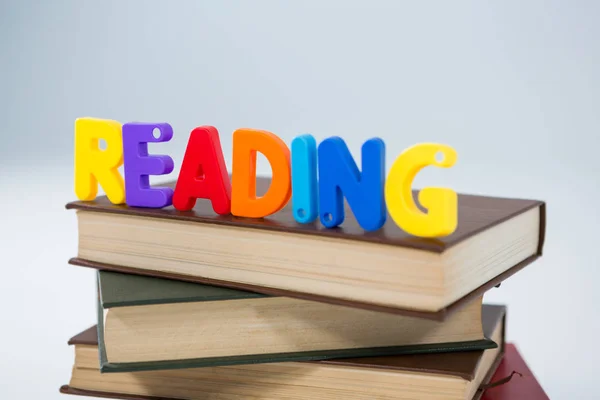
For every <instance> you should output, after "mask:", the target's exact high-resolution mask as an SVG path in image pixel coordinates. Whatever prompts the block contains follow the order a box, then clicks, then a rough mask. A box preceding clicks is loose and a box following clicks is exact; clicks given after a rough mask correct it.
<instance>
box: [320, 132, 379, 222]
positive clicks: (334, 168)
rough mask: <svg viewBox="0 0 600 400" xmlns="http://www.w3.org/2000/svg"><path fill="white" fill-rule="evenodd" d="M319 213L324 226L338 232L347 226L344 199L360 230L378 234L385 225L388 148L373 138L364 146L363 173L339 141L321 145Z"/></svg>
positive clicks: (329, 141) (332, 139)
mask: <svg viewBox="0 0 600 400" xmlns="http://www.w3.org/2000/svg"><path fill="white" fill-rule="evenodd" d="M318 156H319V210H320V219H321V223H322V224H323V225H324V226H325V227H327V228H335V227H336V226H338V225H341V224H342V223H343V222H344V218H345V216H344V196H345V197H346V200H347V201H348V204H349V205H350V208H351V209H352V212H353V213H354V215H355V216H356V220H357V221H358V223H359V224H360V226H361V227H362V228H363V229H364V230H366V231H375V230H377V229H379V228H381V227H382V226H383V225H384V224H385V219H386V206H385V199H384V193H383V188H384V183H385V144H384V143H383V141H382V140H381V139H378V138H373V139H370V140H368V141H366V142H365V143H364V144H363V146H362V173H361V172H360V171H359V170H358V167H357V166H356V163H355V162H354V159H353V158H352V154H350V151H349V150H348V147H347V146H346V143H345V142H344V141H343V140H342V139H341V138H339V137H332V138H329V139H326V140H324V141H323V142H322V143H321V144H320V145H319V150H318Z"/></svg>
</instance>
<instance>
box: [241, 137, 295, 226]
mask: <svg viewBox="0 0 600 400" xmlns="http://www.w3.org/2000/svg"><path fill="white" fill-rule="evenodd" d="M257 151H260V152H261V153H262V154H264V156H265V157H266V158H267V160H268V161H269V163H270V164H271V170H272V171H273V177H272V179H271V185H270V187H269V189H268V190H267V192H266V193H265V195H264V196H263V197H256V152H257ZM232 169H233V171H232V178H231V179H232V182H231V184H232V194H231V196H232V198H231V213H232V214H233V215H235V216H238V217H248V218H263V217H266V216H268V215H271V214H274V213H276V212H277V211H279V210H281V209H282V208H283V207H285V205H286V204H287V203H288V201H289V200H290V197H291V195H292V186H291V170H290V150H289V149H288V147H287V146H286V144H285V143H284V142H283V141H282V140H281V139H280V138H279V137H278V136H276V135H274V134H273V133H270V132H266V131H259V130H255V129H238V130H236V131H235V132H234V133H233V166H232Z"/></svg>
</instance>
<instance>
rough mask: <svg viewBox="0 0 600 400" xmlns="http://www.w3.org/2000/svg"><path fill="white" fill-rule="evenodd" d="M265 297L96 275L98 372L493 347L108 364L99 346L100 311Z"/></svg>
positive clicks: (484, 343)
mask: <svg viewBox="0 0 600 400" xmlns="http://www.w3.org/2000/svg"><path fill="white" fill-rule="evenodd" d="M265 297H271V296H267V295H264V294H258V293H253V292H248V291H243V290H236V289H229V288H223V287H216V286H210V285H205V284H199V283H190V282H183V281H176V280H170V279H161V278H153V277H147V276H138V275H129V274H122V273H117V272H109V271H98V347H99V351H100V354H99V356H100V370H101V372H131V371H149V370H164V369H183V368H198V367H216V366H225V365H236V364H256V363H272V362H287V361H316V360H328V359H338V358H350V357H373V356H385V355H401V354H420V353H439V352H458V351H474V350H485V349H491V348H496V347H497V344H496V343H494V342H493V341H491V340H488V339H483V340H474V341H468V342H452V343H437V344H418V345H406V346H387V347H371V348H353V349H343V350H318V351H305V352H296V353H277V354H258V355H240V356H227V357H209V358H194V359H184V360H164V361H152V362H132V363H109V362H108V361H107V357H106V350H105V346H104V310H105V309H109V308H115V307H130V306H140V305H153V304H173V303H185V302H204V301H211V302H212V301H228V300H242V299H257V298H265ZM490 312H491V309H489V307H487V306H485V305H484V306H483V313H482V320H483V330H484V335H485V337H486V338H487V337H489V331H490V330H491V329H493V327H491V328H490V327H487V326H486V325H488V324H486V321H487V320H489V318H486V314H487V313H490Z"/></svg>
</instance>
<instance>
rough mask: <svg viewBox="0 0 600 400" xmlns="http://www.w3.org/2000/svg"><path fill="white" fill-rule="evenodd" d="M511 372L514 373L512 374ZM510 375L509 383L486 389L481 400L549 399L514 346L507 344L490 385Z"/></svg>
mask: <svg viewBox="0 0 600 400" xmlns="http://www.w3.org/2000/svg"><path fill="white" fill-rule="evenodd" d="M513 371H514V372H515V373H514V374H513ZM511 374H513V375H512V378H511V379H510V381H508V382H506V383H504V384H502V385H498V386H495V387H490V388H488V389H487V390H486V391H485V393H484V395H483V397H482V398H481V400H548V399H549V397H548V395H547V394H546V392H544V389H542V387H541V386H540V384H539V383H538V381H537V379H536V378H535V376H534V375H533V373H532V372H531V370H530V369H529V367H528V366H527V364H526V363H525V360H523V357H521V355H520V354H519V351H518V350H517V348H516V347H515V345H514V344H511V343H507V344H506V347H505V353H504V357H503V358H502V361H501V362H500V365H499V366H498V369H497V370H496V373H495V374H494V377H493V378H492V379H491V381H490V382H491V384H493V383H494V382H500V381H502V380H503V379H505V378H507V377H509V376H511Z"/></svg>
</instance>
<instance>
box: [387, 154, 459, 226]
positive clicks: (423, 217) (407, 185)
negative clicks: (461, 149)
mask: <svg viewBox="0 0 600 400" xmlns="http://www.w3.org/2000/svg"><path fill="white" fill-rule="evenodd" d="M437 153H440V154H442V155H443V160H441V161H437V160H436V158H435V156H436V154H437ZM455 162H456V151H454V149H453V148H451V147H450V146H446V145H443V144H435V143H422V144H417V145H415V146H413V147H410V148H408V149H406V150H405V151H404V152H402V154H400V155H399V156H398V158H397V159H396V161H394V164H393V165H392V169H391V170H390V173H389V175H388V177H387V180H386V183H385V202H386V205H387V208H388V211H389V213H390V216H391V217H392V219H393V220H394V222H395V223H396V224H397V225H398V226H399V227H400V228H401V229H403V230H404V231H406V232H407V233H409V234H411V235H414V236H420V237H441V236H446V235H449V234H451V233H452V232H454V230H455V229H456V224H457V220H458V217H457V215H458V200H457V195H456V192H454V191H453V190H451V189H444V188H433V187H430V188H424V189H423V190H421V191H420V192H419V202H420V203H421V204H422V205H423V207H425V208H427V210H428V211H429V212H428V213H424V212H422V211H421V210H419V208H418V207H417V205H416V204H415V202H414V200H413V193H412V182H413V180H414V179H415V177H416V176H417V174H418V173H419V171H420V170H421V169H423V168H424V167H427V166H429V165H437V166H438V167H442V168H448V167H451V166H452V165H454V163H455Z"/></svg>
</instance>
